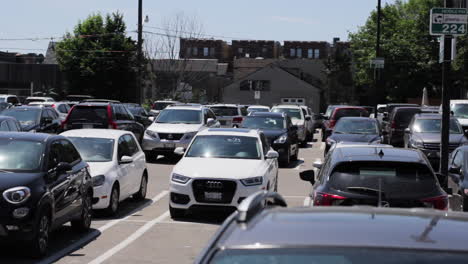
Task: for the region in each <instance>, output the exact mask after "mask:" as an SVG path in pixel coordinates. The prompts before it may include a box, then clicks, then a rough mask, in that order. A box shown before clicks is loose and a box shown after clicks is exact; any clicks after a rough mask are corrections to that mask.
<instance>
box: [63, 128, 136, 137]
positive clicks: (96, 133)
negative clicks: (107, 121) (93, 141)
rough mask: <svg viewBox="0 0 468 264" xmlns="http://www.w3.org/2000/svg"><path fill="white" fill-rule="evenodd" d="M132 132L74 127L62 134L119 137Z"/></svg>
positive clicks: (69, 135) (66, 135)
mask: <svg viewBox="0 0 468 264" xmlns="http://www.w3.org/2000/svg"><path fill="white" fill-rule="evenodd" d="M126 134H131V132H129V131H126V130H117V129H73V130H68V131H65V132H63V133H61V134H60V135H62V136H64V137H91V138H109V139H118V138H119V137H121V136H122V135H126Z"/></svg>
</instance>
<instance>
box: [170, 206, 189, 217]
mask: <svg viewBox="0 0 468 264" xmlns="http://www.w3.org/2000/svg"><path fill="white" fill-rule="evenodd" d="M185 212H186V210H185V209H179V208H173V207H172V206H170V205H169V213H170V214H171V218H172V219H177V218H183V217H184V216H185Z"/></svg>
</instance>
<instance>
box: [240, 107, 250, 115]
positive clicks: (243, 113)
mask: <svg viewBox="0 0 468 264" xmlns="http://www.w3.org/2000/svg"><path fill="white" fill-rule="evenodd" d="M240 110H241V115H243V116H247V115H248V114H249V111H247V107H241V108H240Z"/></svg>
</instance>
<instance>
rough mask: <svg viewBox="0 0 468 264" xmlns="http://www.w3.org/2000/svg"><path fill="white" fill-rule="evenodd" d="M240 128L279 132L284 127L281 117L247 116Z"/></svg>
mask: <svg viewBox="0 0 468 264" xmlns="http://www.w3.org/2000/svg"><path fill="white" fill-rule="evenodd" d="M242 127H244V128H250V129H266V130H281V129H284V128H285V127H286V124H285V120H284V118H282V117H264V116H248V117H246V118H245V119H244V121H243V122H242Z"/></svg>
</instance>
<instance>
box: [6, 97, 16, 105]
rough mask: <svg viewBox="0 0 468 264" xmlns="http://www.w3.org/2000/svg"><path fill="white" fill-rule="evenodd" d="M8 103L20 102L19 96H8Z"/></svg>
mask: <svg viewBox="0 0 468 264" xmlns="http://www.w3.org/2000/svg"><path fill="white" fill-rule="evenodd" d="M7 103H10V104H13V105H15V104H18V98H16V97H14V96H12V97H8V99H7Z"/></svg>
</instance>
